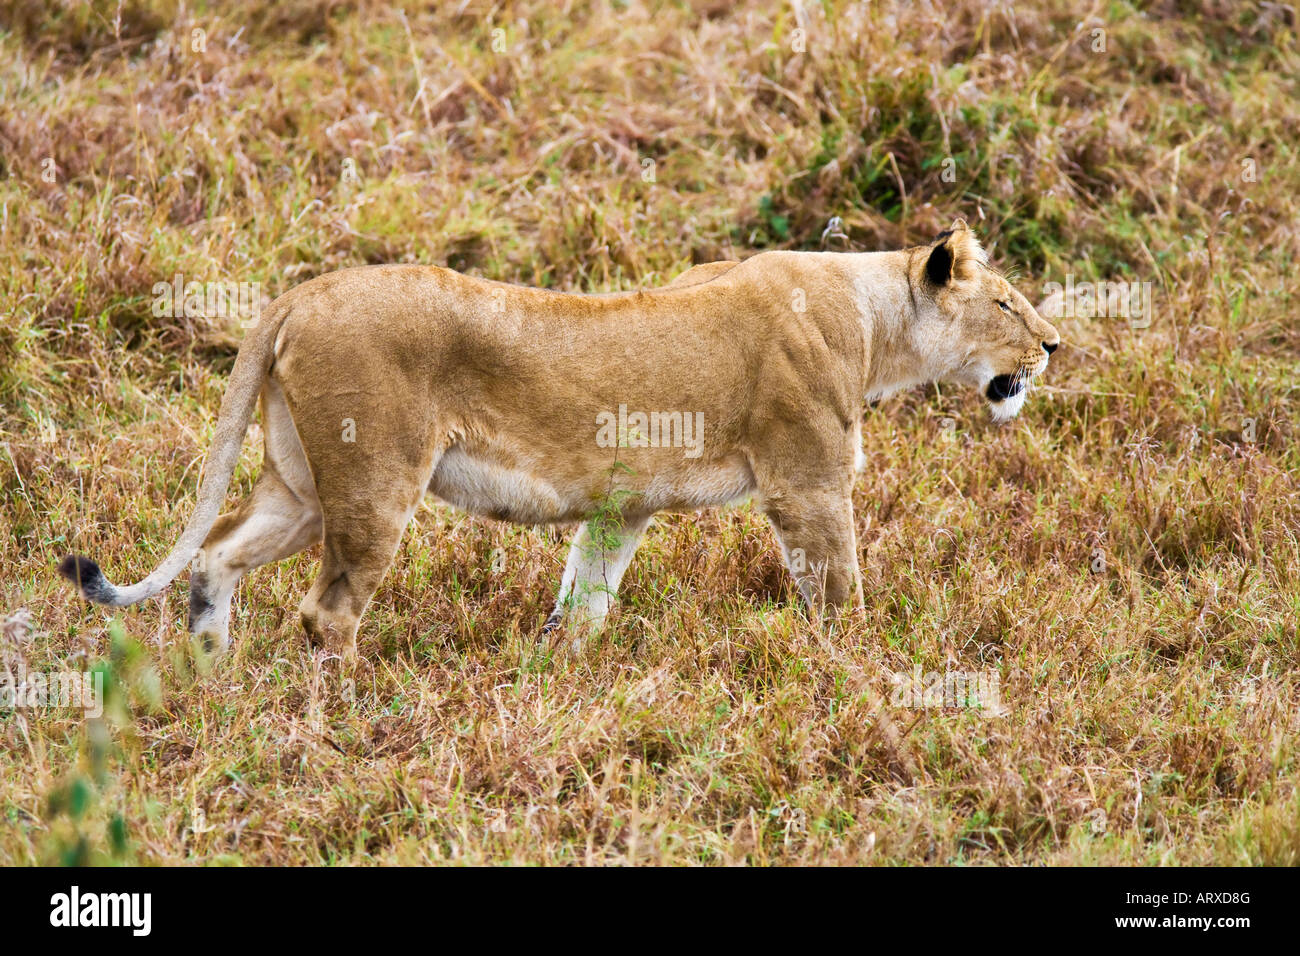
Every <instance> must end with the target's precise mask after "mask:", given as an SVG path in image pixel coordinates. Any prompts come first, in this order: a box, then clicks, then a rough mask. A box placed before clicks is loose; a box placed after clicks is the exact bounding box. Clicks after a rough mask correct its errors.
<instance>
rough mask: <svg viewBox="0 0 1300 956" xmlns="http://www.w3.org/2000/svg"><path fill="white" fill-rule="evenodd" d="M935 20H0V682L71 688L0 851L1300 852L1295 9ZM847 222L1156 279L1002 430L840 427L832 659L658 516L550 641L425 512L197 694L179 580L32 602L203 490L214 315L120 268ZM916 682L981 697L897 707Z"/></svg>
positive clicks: (852, 12)
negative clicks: (17, 670) (992, 701)
mask: <svg viewBox="0 0 1300 956" xmlns="http://www.w3.org/2000/svg"><path fill="white" fill-rule="evenodd" d="M410 6H411V7H412V8H414V7H415V6H416V5H415V4H411V5H410ZM947 6H949V8H950V9H948V10H946V11H944V12H939V11H938V10H932V9H931V8H930V6H929V5H928V4H915V5H914V4H904V3H900V4H896V5H895V4H889V3H877V4H870V5H866V4H854V5H850V4H847V3H837V2H826V3H824V4H815V3H812V2H807V3H803V4H797V3H796V4H795V5H793V6H791V5H779V4H761V3H752V4H751V3H741V4H739V5H736V6H734V7H733V6H732V5H731V4H727V3H714V2H706V3H686V2H676V3H664V4H644V3H641V2H636V0H630V2H616V3H607V2H589V3H588V2H569V3H564V4H554V3H544V2H540V0H538V2H531V0H523V2H518V3H503V4H494V5H487V4H479V3H474V2H467V3H464V4H461V5H459V6H457V5H455V4H438V5H437V12H431V11H423V10H422V11H416V10H414V9H412V10H411V11H410V13H409V18H408V19H403V17H402V16H400V15H399V14H397V13H396V12H391V11H388V10H385V9H383V8H382V7H381V6H380V5H377V4H369V3H338V2H307V0H295V2H289V3H279V4H270V3H268V4H266V5H265V6H258V5H254V4H247V5H246V4H228V5H227V4H218V5H210V4H206V3H197V4H184V5H180V4H176V3H167V2H152V0H150V2H138V3H123V4H122V5H121V6H120V7H118V6H117V5H116V4H114V3H105V2H95V3H92V4H89V5H83V4H74V3H56V4H43V3H37V2H23V0H18V2H15V0H3V2H0V210H2V211H0V281H2V282H3V287H2V290H3V291H2V292H0V309H2V310H3V317H2V320H0V441H3V446H2V447H0V452H2V453H3V454H0V588H2V592H0V601H2V602H3V605H4V612H3V613H4V616H5V628H4V638H3V640H4V642H5V643H4V655H5V660H6V662H7V666H9V667H10V668H11V669H13V668H14V667H16V666H17V665H19V664H21V665H22V666H25V667H26V668H27V669H28V671H29V672H31V671H42V670H55V669H59V668H63V667H86V666H95V667H98V668H99V672H100V673H102V674H104V675H105V677H106V680H107V685H108V691H109V701H108V703H109V707H108V711H107V713H106V716H105V719H103V720H99V721H87V720H84V719H83V718H82V717H81V716H80V714H77V713H75V712H72V711H69V710H66V709H64V710H31V709H17V710H13V709H11V710H7V711H5V710H0V814H2V815H3V820H4V824H5V825H4V826H0V862H6V863H12V862H33V861H47V862H48V861H59V860H65V861H78V860H89V861H95V862H105V861H128V862H139V863H179V862H197V863H245V864H265V863H278V864H300V863H322V862H324V863H349V864H351V863H395V862H432V861H463V862H520V863H524V862H539V863H540V862H545V863H562V862H627V863H643V862H656V863H687V862H696V863H732V862H743V863H753V864H763V863H845V862H854V863H881V864H889V863H913V864H915V863H951V862H972V863H1160V864H1173V863H1182V864H1188V863H1211V862H1216V863H1231V864H1248V863H1297V862H1300V790H1298V788H1297V784H1300V762H1298V755H1297V730H1298V729H1300V716H1297V715H1298V714H1300V688H1298V687H1297V679H1296V675H1297V665H1298V664H1300V660H1298V657H1300V645H1298V638H1297V618H1298V616H1300V542H1298V537H1297V529H1298V528H1300V483H1298V482H1297V475H1300V454H1298V452H1297V443H1296V439H1297V428H1296V418H1297V409H1298V407H1300V396H1298V395H1297V384H1296V383H1297V374H1296V373H1297V356H1298V355H1300V323H1298V322H1297V318H1296V316H1297V304H1298V302H1297V285H1296V279H1295V263H1296V261H1297V260H1298V259H1300V238H1298V236H1300V230H1298V228H1297V223H1298V222H1300V158H1298V156H1297V148H1298V147H1297V144H1298V143H1300V82H1298V81H1297V77H1300V53H1298V51H1297V44H1296V24H1295V23H1294V19H1293V18H1294V12H1293V11H1289V10H1288V9H1287V8H1284V7H1281V6H1276V5H1263V4H1260V5H1255V4H1233V3H1226V2H1219V0H1202V2H1192V0H1186V2H1172V0H1169V2H1159V3H1152V4H1141V5H1138V4H1129V3H1125V2H1112V3H1108V4H1103V3H1098V4H1097V5H1096V6H1095V7H1094V8H1093V11H1092V14H1091V15H1090V16H1087V17H1084V18H1083V19H1080V13H1079V10H1078V9H1074V10H1073V11H1071V9H1070V8H1072V7H1074V8H1077V7H1078V5H1077V4H1068V3H1048V4H1043V5H1038V6H1036V7H1034V8H1033V9H1030V8H1028V7H1025V6H1021V5H1017V7H1018V9H1016V10H1015V11H1014V12H1013V11H1011V10H1010V5H1008V4H1002V3H991V2H990V3H981V2H977V0H963V2H959V3H954V4H951V5H947ZM195 31H202V32H195ZM354 172H355V177H354V176H353V173H354ZM834 215H838V216H841V217H842V218H843V221H844V224H845V227H846V229H847V231H848V233H849V234H850V236H851V239H852V248H855V249H859V250H868V249H878V248H894V247H897V246H899V245H901V244H905V243H914V242H917V241H921V240H923V239H926V238H929V237H930V236H932V235H933V234H934V233H935V232H936V231H937V230H938V229H940V228H942V227H943V226H945V225H946V224H947V223H948V221H950V220H951V218H952V217H953V216H954V215H963V216H965V217H966V218H967V219H968V220H969V221H970V222H971V223H972V224H973V225H974V226H975V227H976V228H977V229H978V230H979V231H980V232H981V234H982V235H983V236H984V237H985V238H986V241H987V243H988V245H989V246H990V247H991V249H992V250H993V256H994V260H995V262H996V263H997V264H998V265H1000V266H1002V267H1004V268H1011V267H1014V268H1016V269H1017V270H1018V272H1019V276H1020V278H1019V279H1018V283H1019V285H1020V287H1021V288H1022V290H1023V291H1025V293H1026V294H1027V295H1028V296H1029V297H1030V298H1031V300H1034V301H1037V300H1038V299H1041V298H1042V297H1043V291H1044V286H1045V284H1046V283H1048V282H1060V283H1065V282H1066V278H1067V276H1070V277H1073V281H1075V282H1083V281H1093V280H1125V281H1135V282H1150V283H1151V284H1152V286H1151V288H1152V303H1153V308H1152V321H1151V324H1150V327H1149V328H1144V329H1135V328H1133V327H1132V324H1131V323H1129V322H1127V321H1125V320H1124V319H1122V318H1082V317H1077V316H1076V317H1063V318H1061V319H1060V320H1059V321H1058V326H1059V328H1060V330H1061V333H1062V336H1063V338H1064V344H1063V345H1062V347H1061V349H1060V351H1059V352H1058V353H1057V355H1056V356H1055V357H1054V358H1053V360H1052V367H1051V369H1050V371H1049V373H1048V379H1047V383H1046V387H1045V388H1043V389H1041V390H1040V391H1038V392H1037V393H1036V394H1035V395H1034V396H1033V398H1032V399H1031V401H1030V403H1029V405H1028V407H1027V408H1026V411H1025V412H1024V414H1023V415H1022V416H1021V417H1020V419H1018V420H1017V421H1016V422H1015V423H1013V424H1011V425H1009V426H1006V427H995V426H993V425H991V424H989V423H988V421H987V416H986V415H985V413H984V411H983V409H982V407H981V405H980V402H979V401H978V399H977V397H976V396H974V395H970V394H964V393H958V392H951V391H948V390H944V391H940V390H936V389H933V388H931V389H927V390H922V391H917V392H914V393H911V394H908V395H905V396H902V397H899V398H896V399H893V400H890V401H888V402H886V403H884V404H882V405H881V406H879V407H875V408H869V409H867V410H866V411H865V425H864V447H865V451H866V455H867V458H868V461H869V465H868V467H867V470H866V472H865V474H864V476H863V478H862V479H861V482H860V485H859V487H858V489H857V493H856V504H857V508H858V534H859V544H860V549H861V561H862V564H863V568H864V577H865V584H866V591H867V595H868V606H867V609H866V611H865V612H864V613H863V614H862V615H861V616H860V617H859V618H857V619H856V620H855V621H854V622H853V623H852V626H851V627H850V628H848V629H847V630H846V631H840V632H836V633H833V634H830V635H828V634H825V633H821V632H820V631H819V629H818V628H816V627H814V626H812V625H810V624H809V622H808V621H807V620H806V618H805V617H804V615H803V613H802V611H801V610H800V609H799V607H798V606H797V603H796V602H795V601H793V600H792V595H791V593H790V589H789V586H788V584H787V582H786V580H785V577H784V572H783V570H782V568H781V566H780V562H779V558H778V555H777V554H776V551H775V548H774V546H773V542H772V540H771V537H770V534H769V532H768V530H767V528H766V526H765V524H764V522H763V521H762V520H761V519H760V518H759V516H758V515H757V514H755V513H754V512H752V511H750V510H748V509H744V508H742V509H739V510H735V511H729V512H724V513H709V514H704V515H699V516H681V517H672V518H667V519H665V520H662V521H660V522H659V523H657V525H656V526H655V528H654V530H652V531H651V533H650V535H649V537H648V539H647V541H646V543H645V544H644V545H643V547H642V549H641V551H640V553H639V555H638V558H637V560H636V561H635V563H634V564H633V567H632V569H631V571H630V572H629V574H628V577H627V579H626V581H625V585H624V588H623V607H622V610H621V613H620V615H619V616H618V618H617V620H616V623H615V627H614V628H613V629H612V631H611V633H610V634H609V636H608V637H607V638H606V639H605V640H604V641H603V642H602V643H601V644H600V645H599V646H597V647H595V648H592V649H591V650H590V651H588V652H587V653H585V654H584V656H582V657H581V658H579V659H577V660H571V661H566V660H552V659H551V658H550V657H549V655H548V653H547V651H546V648H545V647H544V646H543V645H542V644H541V643H539V640H538V634H537V632H538V629H539V626H540V623H541V621H542V620H543V619H544V617H545V615H546V612H547V611H548V610H549V607H550V601H551V600H552V599H553V595H554V591H555V588H556V585H557V582H558V577H559V571H560V568H561V565H562V562H563V557H564V553H563V539H562V536H561V535H560V534H559V533H557V532H554V531H549V530H544V529H529V528H515V527H510V526H504V525H497V524H494V523H492V522H490V521H487V520H480V519H477V518H468V517H465V516H463V515H460V514H457V513H455V512H453V511H451V510H450V509H447V508H444V507H443V506H441V505H439V504H436V503H433V502H430V504H429V506H428V508H427V510H424V511H422V512H421V513H420V514H419V515H418V517H417V520H416V521H415V522H414V523H413V525H412V527H411V529H410V530H409V532H408V534H407V537H406V540H405V543H404V546H403V548H402V550H401V552H400V555H399V558H398V561H397V563H396V564H395V566H394V567H393V569H392V571H391V572H390V574H389V576H388V578H387V580H386V581H385V583H384V585H383V587H382V588H381V590H380V592H379V593H378V595H377V596H376V600H375V603H374V604H373V606H372V609H371V611H370V613H369V614H368V616H367V618H366V620H365V622H364V624H363V629H362V634H361V644H360V646H361V659H360V662H359V663H358V664H357V666H356V667H355V668H344V669H342V670H340V666H339V664H338V662H336V661H329V660H322V659H320V658H319V657H314V656H312V655H311V654H310V653H309V652H308V651H307V649H306V647H305V643H304V641H303V639H302V636H301V633H300V630H299V627H298V622H297V614H296V608H297V604H298V601H299V600H300V598H301V595H302V593H303V592H304V590H305V589H306V587H307V585H308V583H309V581H310V580H311V577H312V575H313V572H314V568H315V559H316V554H315V553H314V552H308V553H306V554H304V555H300V556H299V557H298V558H295V559H292V560H290V561H286V562H284V563H282V564H279V565H276V566H272V567H268V568H266V569H263V570H261V571H259V572H257V573H255V574H254V575H252V576H251V577H250V578H248V579H246V580H245V582H244V583H243V584H242V585H241V587H240V590H239V592H238V594H237V597H236V614H235V620H234V624H233V627H232V631H233V633H234V636H235V638H236V641H237V645H236V649H235V651H234V652H233V654H232V655H231V656H230V657H228V658H227V659H225V660H224V661H222V662H220V663H219V664H217V666H216V667H215V668H212V669H206V668H204V667H202V666H201V665H202V663H203V662H201V661H196V660H195V658H194V656H193V654H192V652H191V650H190V648H189V647H188V643H187V640H186V637H185V634H184V627H183V625H184V607H185V588H184V586H183V584H182V585H180V586H178V587H176V588H174V589H173V590H172V591H171V592H170V593H168V594H167V595H166V597H165V599H163V600H159V601H157V602H150V603H148V604H146V605H144V606H142V607H138V608H135V609H131V610H129V611H127V612H125V613H122V614H120V615H118V616H117V617H116V618H112V617H110V616H109V615H106V614H105V613H104V612H103V611H102V610H99V609H93V608H89V607H87V606H86V605H84V604H82V603H81V602H80V601H79V600H77V599H75V598H74V597H73V596H72V594H71V593H70V589H69V588H67V587H66V586H64V585H62V584H61V583H60V582H58V581H57V580H56V579H55V576H54V575H53V573H52V572H53V567H54V565H55V563H56V561H57V559H58V557H59V556H60V555H61V554H63V553H65V552H67V551H69V550H76V551H81V552H84V553H89V554H92V555H96V556H97V557H99V558H101V559H103V560H104V563H105V565H106V567H107V569H108V571H109V574H110V575H111V576H112V577H114V578H115V579H116V580H118V581H126V580H133V579H137V578H139V577H141V576H143V575H144V574H145V573H146V572H147V571H148V570H150V569H151V568H152V567H153V565H154V563H155V562H156V561H157V560H158V559H159V558H160V557H161V556H162V555H163V554H165V553H166V551H167V550H168V548H169V547H170V546H171V543H172V542H173V540H174V539H175V536H176V535H177V534H178V532H179V529H180V527H181V525H182V524H183V521H184V518H185V516H186V515H187V514H188V512H189V508H190V506H191V502H192V501H193V496H194V489H195V482H196V479H197V476H198V474H199V471H200V468H201V464H202V460H203V455H204V453H205V449H206V448H207V445H208V441H209V437H210V435H211V431H212V426H213V423H214V418H215V414H216V410H217V408H218V405H219V402H220V396H221V394H222V389H223V385H224V380H225V375H226V374H227V373H228V371H229V368H230V366H231V362H232V360H233V355H234V348H235V345H236V344H237V342H238V340H239V337H240V335H241V334H242V333H241V329H240V328H239V325H238V323H237V322H232V321H230V320H223V319H220V318H213V317H205V316H202V315H198V316H188V317H187V316H181V317H171V316H162V317H159V316H156V315H155V314H154V310H153V307H152V306H153V303H154V298H155V297H154V293H153V291H152V290H153V287H154V284H155V283H158V282H170V281H171V280H172V278H173V277H174V276H175V275H176V274H177V273H180V274H181V275H182V276H183V278H184V280H185V281H200V282H202V281H235V282H250V283H259V284H260V287H261V289H262V291H264V292H265V293H266V294H267V295H276V294H278V293H280V292H281V291H283V290H285V289H287V288H290V287H291V286H293V285H294V284H295V283H298V282H301V281H302V280H304V279H306V278H309V277H310V276H313V275H317V274H319V273H322V272H325V271H328V270H331V269H336V268H339V267H341V266H347V265H354V264H358V263H367V262H399V261H412V262H428V263H437V264H446V265H450V266H452V267H454V268H457V269H460V270H462V271H465V272H469V273H472V274H477V275H483V276H489V277H492V278H499V279H505V280H509V281H515V282H522V283H531V284H540V285H546V286H551V287H555V288H560V289H570V290H583V291H605V290H614V289H626V288H633V287H636V286H638V285H652V284H659V283H662V282H665V281H667V280H668V279H670V278H672V277H673V276H674V275H675V274H677V273H678V272H679V271H681V270H682V269H684V268H685V267H686V266H688V265H689V264H690V263H692V262H695V261H706V260H711V259H715V258H721V257H725V256H743V255H746V254H750V253H752V252H755V251H758V250H761V249H765V248H817V247H818V246H819V243H820V238H821V234H822V230H823V229H824V227H825V225H826V223H827V220H828V219H829V218H830V217H831V216H834ZM830 241H831V243H832V246H833V247H835V248H846V246H845V245H844V243H842V242H840V241H838V240H830ZM253 437H254V438H255V437H256V436H253ZM259 455H260V444H259V443H258V442H256V441H252V440H250V442H249V443H248V444H247V446H246V457H245V460H244V465H243V466H242V468H241V471H240V474H239V475H238V477H237V480H236V485H237V487H236V488H234V489H232V500H233V499H234V496H235V495H237V494H242V493H243V492H245V491H246V490H247V489H248V487H249V486H250V484H251V480H252V478H253V476H255V474H256V472H257V467H258V457H259ZM497 549H500V550H499V551H498V550H497ZM917 671H919V672H920V673H922V674H924V673H927V672H940V673H944V672H948V673H952V672H956V673H964V674H976V675H981V676H983V677H985V678H989V677H993V678H995V679H996V680H997V682H998V687H999V690H1000V698H1001V707H999V708H976V707H965V706H947V707H937V706H936V707H916V706H906V704H907V703H908V702H907V701H900V700H899V699H898V697H897V695H896V693H895V686H894V685H893V684H892V683H891V680H890V675H896V674H912V673H914V672H917ZM2 677H3V674H2V673H0V678H2ZM945 702H946V703H949V704H952V703H954V701H951V700H948V701H945ZM956 703H962V701H957V702H956Z"/></svg>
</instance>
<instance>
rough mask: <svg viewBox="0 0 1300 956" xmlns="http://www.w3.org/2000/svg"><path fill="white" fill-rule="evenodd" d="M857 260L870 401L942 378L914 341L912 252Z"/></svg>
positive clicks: (857, 257)
mask: <svg viewBox="0 0 1300 956" xmlns="http://www.w3.org/2000/svg"><path fill="white" fill-rule="evenodd" d="M854 260H855V261H854V262H853V266H852V268H853V286H854V295H855V298H856V300H857V306H858V312H859V315H860V317H861V320H862V325H863V330H864V331H865V332H866V337H867V370H866V386H867V387H866V398H867V399H869V400H872V401H874V400H876V399H879V398H884V397H886V396H888V395H891V394H893V393H894V392H897V391H899V390H900V389H904V388H910V387H911V386H913V385H920V384H923V383H925V382H932V381H935V380H936V379H938V378H940V377H942V375H943V374H944V373H945V370H944V369H940V368H936V367H934V362H933V356H932V355H925V354H921V353H920V352H919V351H918V349H917V348H916V346H915V343H914V342H913V337H912V335H911V325H912V321H913V319H914V318H915V317H916V306H915V302H916V300H915V298H914V294H916V290H914V289H913V288H912V287H911V284H910V283H909V281H908V274H909V270H908V252H907V251H906V250H901V251H898V252H864V253H859V254H857V255H855V256H854Z"/></svg>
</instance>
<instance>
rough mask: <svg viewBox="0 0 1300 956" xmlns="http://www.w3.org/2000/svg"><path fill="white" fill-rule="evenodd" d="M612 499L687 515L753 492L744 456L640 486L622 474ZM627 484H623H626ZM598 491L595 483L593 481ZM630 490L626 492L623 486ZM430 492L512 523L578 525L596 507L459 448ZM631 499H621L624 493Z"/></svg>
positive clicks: (515, 467) (530, 474)
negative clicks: (571, 523) (630, 495)
mask: <svg viewBox="0 0 1300 956" xmlns="http://www.w3.org/2000/svg"><path fill="white" fill-rule="evenodd" d="M616 474H619V476H620V478H621V479H622V480H621V481H620V482H619V484H620V488H619V491H618V492H617V493H616V494H615V497H616V498H618V500H620V501H623V502H625V503H626V504H625V506H627V505H630V504H631V503H632V502H633V501H635V502H636V504H637V505H639V510H644V511H645V512H656V511H692V510H695V509H698V508H710V507H716V506H719V505H726V504H733V503H735V502H738V501H743V500H745V499H746V498H748V497H749V496H750V495H752V494H753V492H754V474H753V472H752V471H751V470H750V468H749V464H748V463H747V462H746V461H745V460H744V458H743V457H741V456H739V455H737V456H734V457H732V458H728V459H724V460H721V461H715V462H692V463H691V464H690V466H689V467H678V468H674V469H670V470H667V471H665V472H663V473H660V474H655V475H648V476H646V479H645V480H644V481H639V480H636V478H635V477H634V476H633V477H630V478H629V477H628V476H624V475H622V473H621V472H616ZM625 483H626V484H625ZM593 484H594V485H595V486H599V481H598V480H597V481H594V482H593ZM628 486H631V487H628ZM429 491H430V492H431V493H432V494H434V495H436V496H437V497H439V498H441V499H442V500H443V501H445V502H447V503H448V504H452V505H455V506H456V507H458V508H461V509H463V510H465V511H469V512H472V513H474V514H480V515H486V516H487V517H490V518H496V519H497V520H500V521H512V522H514V523H516V524H551V523H554V522H563V521H580V520H582V519H583V518H586V517H588V516H589V515H590V514H591V513H592V512H593V511H595V510H597V509H598V508H599V502H598V501H593V500H592V498H591V495H590V488H589V487H572V488H564V487H559V486H557V484H556V483H555V482H553V481H552V480H550V479H549V478H548V477H545V476H542V475H539V474H538V473H537V472H536V471H535V470H533V469H529V468H526V467H524V466H522V464H503V463H502V459H501V458H500V457H497V456H494V457H493V458H489V457H487V456H485V455H478V454H474V453H473V452H471V451H468V450H466V449H465V448H463V447H461V446H459V445H453V446H452V447H451V448H448V449H447V451H446V452H444V453H443V456H442V458H441V459H440V460H439V461H438V467H437V468H436V469H435V470H434V473H433V478H432V479H431V480H430V482H429ZM629 491H630V492H632V493H633V495H634V497H633V498H631V499H629V498H627V497H625V493H626V492H629Z"/></svg>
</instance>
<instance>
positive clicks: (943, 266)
mask: <svg viewBox="0 0 1300 956" xmlns="http://www.w3.org/2000/svg"><path fill="white" fill-rule="evenodd" d="M925 277H926V278H927V279H929V280H930V281H931V282H933V283H934V284H935V285H947V284H948V280H949V279H951V278H952V250H951V249H949V248H948V237H947V236H944V237H942V238H941V239H940V240H939V243H938V245H936V246H935V247H934V248H933V249H931V250H930V258H929V259H927V260H925Z"/></svg>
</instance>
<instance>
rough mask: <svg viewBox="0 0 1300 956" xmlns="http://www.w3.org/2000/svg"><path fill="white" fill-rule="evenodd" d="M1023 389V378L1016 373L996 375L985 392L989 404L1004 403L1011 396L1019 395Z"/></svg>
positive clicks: (1019, 373)
mask: <svg viewBox="0 0 1300 956" xmlns="http://www.w3.org/2000/svg"><path fill="white" fill-rule="evenodd" d="M1024 387H1025V376H1024V375H1023V374H1021V372H1019V371H1017V372H1016V373H1015V374H1014V375H996V376H994V378H993V381H991V382H989V387H988V389H987V391H986V392H985V394H986V395H988V397H989V401H990V402H1004V401H1006V400H1007V399H1008V398H1011V397H1012V396H1013V395H1019V394H1020V393H1021V391H1023V390H1024Z"/></svg>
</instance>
